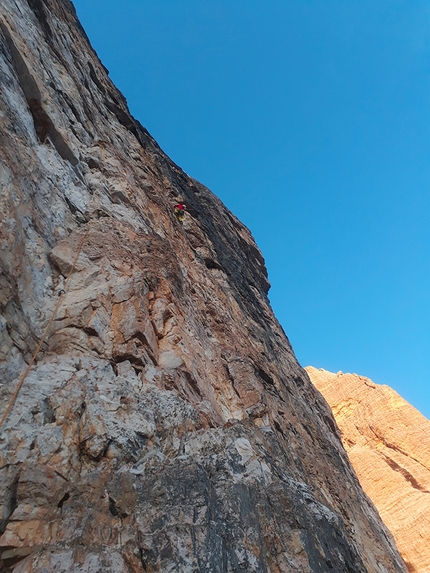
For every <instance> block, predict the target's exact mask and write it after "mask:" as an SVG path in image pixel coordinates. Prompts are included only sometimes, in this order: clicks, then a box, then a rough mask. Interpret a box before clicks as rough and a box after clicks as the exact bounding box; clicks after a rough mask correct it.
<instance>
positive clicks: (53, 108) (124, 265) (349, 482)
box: [0, 0, 405, 573]
mask: <svg viewBox="0 0 430 573" xmlns="http://www.w3.org/2000/svg"><path fill="white" fill-rule="evenodd" d="M0 40H1V44H0V46H1V51H0V77H1V82H0V90H1V91H0V105H1V107H0V128H1V139H0V156H1V163H0V185H1V196H0V200H1V209H0V217H1V245H0V249H1V278H0V281H1V283H0V305H1V322H0V336H1V340H0V368H1V393H2V412H5V409H6V406H7V404H8V403H9V401H10V399H11V396H12V393H13V392H14V390H15V388H16V385H17V381H18V379H19V376H20V375H21V373H22V372H23V370H24V369H25V365H26V364H27V363H28V362H29V360H30V359H31V357H32V355H33V353H34V351H35V348H36V347H37V344H38V343H39V341H40V340H44V342H43V345H42V348H41V351H40V352H39V353H38V356H37V359H36V362H35V364H34V365H33V366H32V368H31V369H30V372H29V374H28V376H27V377H26V379H25V381H24V383H23V385H22V388H21V390H20V392H19V394H18V396H17V399H16V402H15V403H14V405H13V408H12V410H11V412H10V414H9V415H8V417H7V419H6V422H5V424H4V425H3V427H2V428H1V438H0V482H1V488H0V501H1V505H2V514H1V537H0V548H1V567H2V570H3V571H7V570H12V569H13V571H14V573H27V572H32V573H33V572H34V573H42V572H46V571H55V572H58V573H61V572H66V571H67V572H70V573H72V572H74V573H77V572H78V571H79V572H80V573H90V572H92V573H94V572H98V571H100V572H101V571H103V573H109V572H111V573H131V572H133V573H144V572H146V573H150V572H154V571H162V572H163V573H167V572H169V571H181V572H192V571H201V572H203V571H207V572H211V573H216V572H219V573H224V572H247V573H250V572H269V571H270V572H276V573H281V572H282V573H284V572H296V571H301V572H303V573H306V572H311V571H312V572H329V571H337V572H341V571H342V572H343V571H345V572H349V573H359V572H360V573H361V572H363V573H364V572H375V573H386V572H390V573H391V572H404V571H405V568H404V565H403V562H402V560H401V558H400V556H399V554H398V553H397V550H396V547H395V545H394V542H393V540H392V538H391V536H390V534H389V533H388V531H387V530H386V528H385V527H384V525H383V524H382V522H381V521H380V519H379V516H378V514H377V512H376V510H375V508H374V506H373V505H372V503H371V502H370V501H369V500H368V498H367V497H366V496H365V495H364V493H363V491H362V489H361V488H360V486H359V483H358V481H357V479H356V476H355V474H354V472H353V470H352V468H351V466H350V464H349V461H348V458H347V456H346V453H345V451H344V449H343V447H342V445H341V442H340V438H339V436H338V434H337V431H336V427H335V424H334V422H333V418H332V416H331V413H330V410H329V408H328V406H327V405H326V403H325V401H324V400H323V399H322V398H321V396H320V394H319V393H318V392H317V391H316V390H315V389H314V388H313V386H312V384H310V382H309V379H308V377H307V375H306V373H305V372H304V371H303V370H302V369H301V367H300V366H299V365H298V363H297V361H296V359H295V357H294V353H293V351H292V349H291V347H290V344H289V342H288V340H287V338H286V337H285V335H284V333H283V331H282V329H281V327H280V326H279V324H278V322H277V321H276V319H275V318H274V316H273V313H272V310H271V308H270V305H269V302H268V299H267V292H268V288H269V283H268V280H267V273H266V269H265V266H264V261H263V258H262V256H261V254H260V251H259V250H258V248H257V247H256V245H255V243H254V240H253V238H252V236H251V234H250V233H249V231H248V230H247V229H246V228H245V227H244V226H243V225H242V224H241V223H240V222H239V221H238V220H237V219H236V218H235V217H234V216H233V215H232V214H231V213H230V212H229V211H228V210H227V209H226V208H225V207H224V206H223V205H222V204H221V202H220V201H219V200H218V199H217V198H216V197H215V196H214V195H213V194H212V193H211V192H210V191H209V190H208V189H206V188H205V187H204V186H203V185H201V184H199V183H198V182H197V181H195V180H193V179H191V178H190V177H188V176H187V175H186V174H185V173H183V172H182V171H181V169H179V168H178V167H177V166H176V165H174V164H173V163H172V162H171V161H170V160H169V159H168V158H167V157H166V156H165V155H164V154H163V152H162V151H161V150H160V149H159V147H158V146H157V144H156V143H155V141H154V140H153V139H152V138H151V136H150V135H149V134H148V133H147V132H146V131H145V129H144V128H143V127H142V126H141V125H140V124H139V123H138V122H137V121H136V120H134V119H133V118H132V117H131V116H130V114H129V112H128V109H127V105H126V102H125V100H124V98H123V96H122V95H121V94H120V93H119V92H118V91H117V90H116V89H115V87H114V86H113V85H112V83H111V82H110V80H109V77H108V75H107V72H106V70H105V69H104V68H103V66H102V64H101V63H100V62H99V60H98V59H97V57H96V54H95V53H94V51H93V50H92V49H91V47H90V45H89V43H88V41H87V39H86V37H85V35H84V33H83V31H82V29H81V28H80V26H79V23H78V22H77V19H76V15H75V12H74V10H73V6H72V4H71V3H70V2H69V1H68V0H2V3H1V5H0ZM177 201H184V202H186V204H187V206H188V212H187V214H186V216H185V219H184V223H183V225H181V224H180V223H179V222H178V220H177V219H176V217H175V215H174V213H173V209H172V206H173V205H174V203H175V202H177ZM58 301H60V302H59V304H58V305H57V303H58ZM57 306H58V311H57V312H56V313H55V316H54V320H53V322H52V325H51V326H50V327H49V330H48V332H46V329H47V326H48V325H49V321H50V320H51V318H52V316H53V312H54V310H55V308H56V307H57ZM45 335H46V338H44V337H45ZM0 413H1V412H0Z"/></svg>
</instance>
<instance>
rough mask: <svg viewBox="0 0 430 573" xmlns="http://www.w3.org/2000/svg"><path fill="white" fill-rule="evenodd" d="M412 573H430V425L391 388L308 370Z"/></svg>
mask: <svg viewBox="0 0 430 573" xmlns="http://www.w3.org/2000/svg"><path fill="white" fill-rule="evenodd" d="M306 370H307V372H308V374H309V376H310V378H311V380H312V382H313V383H314V384H315V386H316V387H317V388H318V390H320V392H321V393H322V394H323V396H324V397H325V398H326V400H327V402H328V403H329V405H330V406H331V408H332V412H333V414H334V417H335V419H336V422H337V423H338V425H339V428H340V431H341V435H342V441H343V443H344V446H345V448H346V451H347V452H348V455H349V458H350V460H351V462H352V464H353V466H354V469H355V471H356V472H357V475H358V477H359V479H360V483H361V485H362V486H363V488H364V491H365V492H366V493H367V495H368V496H369V497H370V499H371V500H372V501H373V503H374V504H375V505H376V507H377V509H378V511H379V513H380V515H381V517H382V519H383V520H384V522H385V524H386V525H387V526H388V528H389V529H390V531H391V532H392V533H393V535H394V538H395V540H396V543H397V547H398V548H399V551H400V553H401V554H402V556H403V558H404V560H405V562H406V564H407V567H408V570H409V571H410V572H411V573H413V572H416V573H429V572H430V421H429V420H427V418H425V417H424V416H423V415H422V414H421V413H420V412H418V410H416V409H415V408H414V407H413V406H411V405H410V404H408V402H406V401H405V400H403V398H402V397H401V396H399V395H398V394H397V392H395V391H394V390H392V389H391V388H389V387H388V386H381V385H378V384H374V383H373V382H372V381H371V380H369V379H368V378H364V377H363V376H357V375H356V374H342V372H339V373H338V374H332V373H331V372H327V371H326V370H322V369H320V370H317V369H316V368H312V367H308V368H306Z"/></svg>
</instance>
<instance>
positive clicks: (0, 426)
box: [0, 141, 104, 428]
mask: <svg viewBox="0 0 430 573" xmlns="http://www.w3.org/2000/svg"><path fill="white" fill-rule="evenodd" d="M99 144H100V149H101V152H100V162H101V169H102V172H103V145H104V142H103V141H100V142H99ZM88 233H89V228H87V230H86V231H85V233H84V234H83V235H82V238H81V240H80V242H79V246H78V250H77V253H76V256H75V258H74V260H73V263H72V266H71V268H70V271H69V274H68V275H67V278H66V282H65V283H64V287H63V289H62V290H61V291H60V293H59V297H58V301H57V303H56V305H55V307H54V310H53V312H52V315H51V318H50V319H49V322H48V324H47V325H46V328H45V331H44V333H43V335H42V338H41V339H40V341H39V344H38V345H37V348H36V350H35V351H34V353H33V356H32V357H31V360H30V362H29V363H28V365H27V368H26V369H25V371H24V373H23V374H22V376H21V378H20V379H19V382H18V385H17V387H16V388H15V391H14V393H13V394H12V396H11V398H10V400H9V403H8V405H7V408H6V410H5V412H4V414H3V417H2V419H1V421H0V428H2V426H3V424H4V423H5V421H6V419H7V417H8V416H9V414H10V411H11V410H12V408H13V405H14V404H15V400H16V398H17V396H18V393H19V391H20V390H21V387H22V385H23V383H24V380H25V379H26V377H27V375H28V373H29V372H30V368H31V367H32V366H33V363H34V361H35V360H36V358H37V355H38V354H39V352H40V349H41V348H42V345H43V343H44V342H45V340H46V337H47V336H48V333H49V329H50V328H51V325H52V323H53V322H54V319H55V317H56V315H57V312H58V309H59V307H60V303H61V299H62V297H63V295H64V294H66V292H67V285H68V283H69V279H70V277H71V276H72V274H73V271H74V270H75V267H76V263H77V262H78V258H79V255H80V254H81V251H82V247H83V246H84V242H85V239H86V238H87V236H88Z"/></svg>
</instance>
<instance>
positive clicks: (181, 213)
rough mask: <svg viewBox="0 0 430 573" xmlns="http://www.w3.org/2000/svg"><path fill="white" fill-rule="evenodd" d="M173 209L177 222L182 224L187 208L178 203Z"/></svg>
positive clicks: (183, 204)
mask: <svg viewBox="0 0 430 573" xmlns="http://www.w3.org/2000/svg"><path fill="white" fill-rule="evenodd" d="M173 208H174V210H175V215H176V217H177V218H178V221H179V222H180V223H182V221H183V220H184V213H185V209H186V208H187V206H186V205H185V203H178V204H177V205H175V206H174V207H173Z"/></svg>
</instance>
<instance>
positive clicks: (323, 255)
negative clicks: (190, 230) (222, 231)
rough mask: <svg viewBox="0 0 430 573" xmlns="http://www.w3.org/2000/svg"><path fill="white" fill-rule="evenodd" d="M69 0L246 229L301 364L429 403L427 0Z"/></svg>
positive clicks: (131, 97)
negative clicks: (364, 380)
mask: <svg viewBox="0 0 430 573" xmlns="http://www.w3.org/2000/svg"><path fill="white" fill-rule="evenodd" d="M74 4H75V7H76V9H77V12H78V15H79V17H80V19H81V22H82V24H83V26H84V28H85V29H86V31H87V33H88V35H89V37H90V40H91V42H92V44H93V46H94V48H95V49H96V51H97V52H98V54H99V56H100V58H101V59H102V61H103V63H104V64H105V65H106V67H107V68H108V69H109V70H110V75H111V78H112V79H113V81H114V82H115V84H116V85H117V86H118V87H119V88H120V89H121V91H122V92H123V93H124V95H125V96H126V98H127V100H128V103H129V106H130V109H131V111H132V113H133V115H134V116H135V117H137V118H138V119H139V120H140V121H141V123H142V124H143V125H144V126H145V127H146V128H147V129H148V130H149V131H150V133H151V134H152V135H153V136H154V137H155V139H156V140H157V141H158V143H159V144H160V145H161V147H162V148H163V149H164V151H165V152H166V153H167V154H168V155H169V156H170V157H171V158H172V159H173V160H174V161H175V162H176V163H177V164H178V165H180V166H181V167H182V168H183V169H184V170H185V171H186V172H187V173H188V174H190V175H191V176H193V177H195V178H196V179H198V180H199V181H201V182H202V183H204V184H205V185H207V186H208V187H209V188H210V189H211V190H212V191H213V192H214V193H216V194H217V195H218V196H219V197H220V198H221V199H222V200H223V201H224V203H225V204H226V205H227V206H228V207H229V208H230V209H231V210H232V211H233V212H234V213H235V214H236V215H237V216H238V217H239V218H240V219H241V220H242V221H243V222H244V223H245V224H246V225H247V226H248V227H249V228H250V229H251V231H252V233H253V235H254V237H255V238H256V240H257V243H258V245H259V246H260V248H261V250H262V252H263V254H264V257H265V259H266V263H267V266H268V270H269V278H270V280H271V283H272V289H271V291H270V294H269V296H270V300H271V302H272V305H273V308H274V310H275V313H276V315H277V317H278V319H279V320H280V322H281V323H282V325H283V327H284V329H285V331H286V333H287V335H288V337H289V338H290V341H291V343H292V345H293V348H294V350H295V352H296V354H297V357H298V359H299V361H300V363H301V364H302V365H304V366H306V365H313V366H316V367H321V368H325V369H327V370H331V371H334V372H337V371H338V370H342V371H344V372H356V373H358V374H361V375H365V376H369V377H370V378H372V379H373V380H374V381H375V382H377V383H380V384H388V385H390V386H391V387H393V388H394V389H396V390H397V391H398V392H399V393H400V394H401V395H402V396H403V397H404V398H406V399H407V400H408V401H410V402H411V403H412V404H413V405H415V406H416V407H417V408H419V409H420V410H421V411H422V412H423V413H424V414H425V415H426V416H427V417H430V361H429V357H430V300H429V299H430V295H429V284H430V260H429V243H430V163H429V157H430V153H429V152H430V4H429V3H428V2H426V1H421V0H413V1H412V0H411V1H400V0H378V1H377V2H375V1H374V0H348V1H345V0H157V1H156V2H153V1H152V2H150V1H149V0H123V2H119V1H118V0H116V1H114V0H75V1H74Z"/></svg>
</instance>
